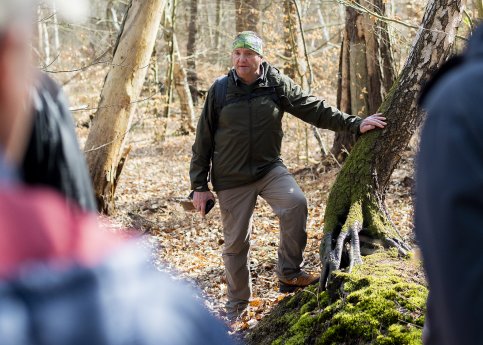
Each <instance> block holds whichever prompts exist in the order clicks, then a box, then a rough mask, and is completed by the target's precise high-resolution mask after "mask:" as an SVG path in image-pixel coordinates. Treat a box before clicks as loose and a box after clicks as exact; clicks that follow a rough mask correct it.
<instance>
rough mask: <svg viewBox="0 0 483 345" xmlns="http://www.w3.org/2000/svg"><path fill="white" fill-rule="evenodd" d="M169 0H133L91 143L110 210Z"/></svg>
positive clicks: (97, 186) (88, 148) (94, 171)
mask: <svg viewBox="0 0 483 345" xmlns="http://www.w3.org/2000/svg"><path fill="white" fill-rule="evenodd" d="M164 6H165V0H152V1H143V0H132V1H131V3H130V5H129V7H128V9H127V13H126V15H125V19H124V23H123V27H122V32H121V34H120V36H119V38H118V42H117V44H116V48H115V50H114V57H113V62H112V66H111V68H110V70H109V72H108V74H107V76H106V79H105V81H104V86H103V88H102V92H101V100H100V101H99V108H98V110H97V112H96V115H95V117H94V119H93V123H92V129H91V131H90V132H89V136H88V138H87V142H86V144H85V153H86V158H87V164H88V166H89V171H90V174H91V176H92V180H93V184H94V191H95V195H96V199H97V202H98V205H99V209H100V211H102V212H105V213H110V212H111V211H112V210H113V207H114V193H115V190H116V186H117V182H118V178H119V176H120V172H121V170H122V164H120V163H123V161H124V160H125V156H124V157H123V155H122V153H123V148H124V144H125V139H126V135H127V133H128V132H129V129H130V125H131V120H132V115H133V114H134V111H135V109H136V101H137V99H138V97H139V94H140V92H141V88H142V86H143V83H144V79H145V76H146V72H147V65H148V64H149V59H150V57H151V53H152V50H153V47H154V42H155V39H156V34H157V31H158V27H159V23H160V20H161V15H162V12H163V9H164ZM121 158H123V159H121Z"/></svg>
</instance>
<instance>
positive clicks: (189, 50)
mask: <svg viewBox="0 0 483 345" xmlns="http://www.w3.org/2000/svg"><path fill="white" fill-rule="evenodd" d="M197 18H198V0H191V2H190V21H189V25H188V43H187V44H186V54H187V55H188V60H187V63H186V65H187V72H188V83H189V87H190V93H191V98H192V99H193V103H194V104H195V105H197V104H198V75H197V73H196V35H197V33H198V26H197V22H196V19H197ZM215 35H216V37H219V34H218V31H216V33H215Z"/></svg>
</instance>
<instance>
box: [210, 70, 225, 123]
mask: <svg viewBox="0 0 483 345" xmlns="http://www.w3.org/2000/svg"><path fill="white" fill-rule="evenodd" d="M214 88H215V89H214V91H215V119H214V120H215V121H213V122H214V125H215V126H216V124H217V123H218V119H219V117H220V112H221V110H222V109H223V107H224V106H225V105H226V90H227V89H228V75H224V76H221V77H219V78H217V79H216V80H215V86H214ZM214 129H215V128H214ZM214 132H215V131H213V133H214Z"/></svg>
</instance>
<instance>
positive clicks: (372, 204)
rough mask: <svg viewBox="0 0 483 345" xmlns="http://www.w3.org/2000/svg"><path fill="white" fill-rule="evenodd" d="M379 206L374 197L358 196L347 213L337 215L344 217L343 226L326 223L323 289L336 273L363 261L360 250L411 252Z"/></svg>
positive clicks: (322, 247)
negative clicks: (387, 249) (359, 197)
mask: <svg viewBox="0 0 483 345" xmlns="http://www.w3.org/2000/svg"><path fill="white" fill-rule="evenodd" d="M378 205H379V204H378V203H377V201H376V200H375V198H368V197H365V198H361V199H358V200H357V201H354V202H353V203H352V204H351V206H350V207H349V211H348V213H347V216H345V215H340V214H339V215H337V218H338V219H345V221H344V224H343V225H342V226H340V225H338V226H335V225H334V224H332V223H334V222H327V223H326V226H328V228H325V229H324V238H323V240H322V242H321V244H320V259H321V262H322V274H321V276H320V286H321V287H322V289H325V288H326V286H327V283H328V281H329V280H330V277H331V274H332V273H333V272H335V271H337V270H339V269H341V268H346V267H347V268H348V272H350V271H351V270H352V268H353V267H354V265H358V264H361V263H362V257H361V252H364V253H372V252H374V251H375V250H376V249H379V248H381V247H383V248H396V249H397V250H398V252H399V254H401V255H402V256H407V255H408V253H409V251H410V250H411V248H410V247H409V246H408V245H407V244H406V243H404V241H403V240H402V238H401V236H400V234H399V233H398V231H397V229H396V228H395V226H394V225H393V224H392V222H391V221H390V220H389V217H388V216H387V212H385V211H384V210H383V209H382V206H378ZM331 218H332V219H333V218H334V217H331ZM331 224H332V225H331Z"/></svg>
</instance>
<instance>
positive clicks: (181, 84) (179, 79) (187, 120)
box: [173, 35, 195, 135]
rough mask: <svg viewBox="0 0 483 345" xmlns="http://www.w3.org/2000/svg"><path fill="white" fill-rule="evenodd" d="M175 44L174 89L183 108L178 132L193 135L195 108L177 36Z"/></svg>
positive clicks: (174, 40)
mask: <svg viewBox="0 0 483 345" xmlns="http://www.w3.org/2000/svg"><path fill="white" fill-rule="evenodd" d="M173 44H174V71H173V78H174V87H175V89H176V93H177V94H178V97H179V102H180V106H181V125H180V128H179V130H178V132H179V133H180V134H182V135H186V134H189V133H193V132H194V131H195V127H194V122H195V108H194V106H193V101H192V99H191V94H190V88H189V85H188V79H187V74H186V70H185V69H184V67H183V64H182V62H181V55H180V53H179V47H178V41H177V39H176V35H174V37H173Z"/></svg>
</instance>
